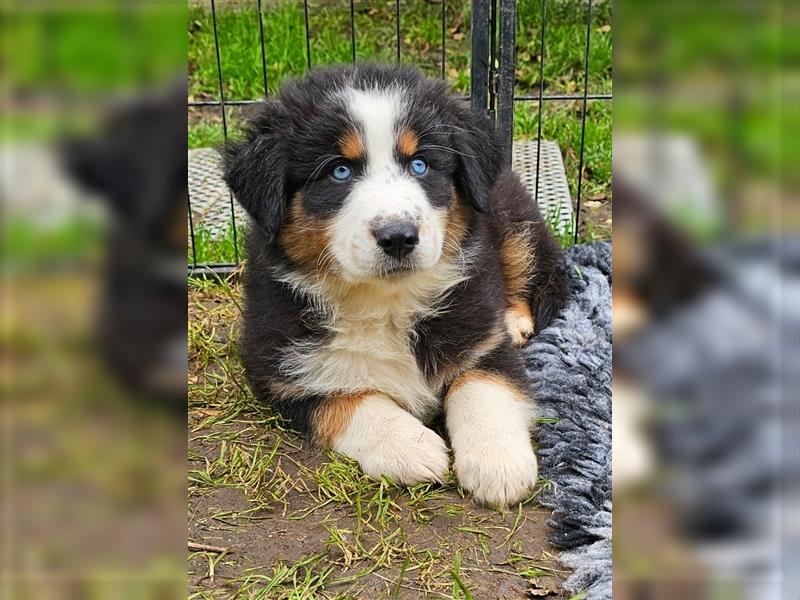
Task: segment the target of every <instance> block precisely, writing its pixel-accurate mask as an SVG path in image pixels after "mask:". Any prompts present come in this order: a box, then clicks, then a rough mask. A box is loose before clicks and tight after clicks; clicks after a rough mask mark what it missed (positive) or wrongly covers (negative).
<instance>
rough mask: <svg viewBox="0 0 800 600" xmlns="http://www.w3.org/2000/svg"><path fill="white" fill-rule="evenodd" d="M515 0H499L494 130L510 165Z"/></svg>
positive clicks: (512, 124) (504, 158)
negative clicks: (498, 66)
mask: <svg viewBox="0 0 800 600" xmlns="http://www.w3.org/2000/svg"><path fill="white" fill-rule="evenodd" d="M516 30H517V3H516V0H500V69H499V71H498V76H499V81H498V85H497V131H498V133H499V134H500V140H501V142H502V144H503V160H504V161H505V166H506V167H511V152H512V148H513V140H514V85H515V83H516V76H515V74H514V67H515V66H516V63H517V60H516V39H517V36H516Z"/></svg>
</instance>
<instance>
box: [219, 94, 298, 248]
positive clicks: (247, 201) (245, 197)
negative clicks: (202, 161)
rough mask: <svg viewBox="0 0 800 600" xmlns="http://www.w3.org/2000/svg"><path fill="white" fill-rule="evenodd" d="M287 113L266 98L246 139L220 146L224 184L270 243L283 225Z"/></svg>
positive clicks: (277, 104) (285, 184)
mask: <svg viewBox="0 0 800 600" xmlns="http://www.w3.org/2000/svg"><path fill="white" fill-rule="evenodd" d="M286 121H287V118H286V113H285V111H284V109H283V107H282V106H281V105H280V104H279V103H278V102H276V101H272V100H270V101H267V102H265V103H264V104H263V106H262V107H261V108H260V110H259V112H258V114H257V115H256V116H255V118H253V119H252V120H251V122H250V124H249V126H248V130H247V135H246V138H245V139H244V140H242V141H238V142H229V143H228V144H227V145H226V146H225V147H224V149H223V152H222V155H223V162H224V170H225V173H224V179H225V183H227V184H228V187H229V188H230V190H231V191H232V192H233V195H234V196H235V197H236V199H237V200H238V201H239V204H241V205H242V207H243V208H244V209H245V210H246V211H247V212H248V213H249V214H250V216H251V217H252V218H253V220H254V221H255V222H256V224H257V225H258V226H259V227H261V229H262V230H263V231H264V233H265V234H266V236H267V239H268V242H269V243H272V242H273V241H275V238H276V237H277V236H278V232H279V231H280V229H281V226H282V225H283V219H284V215H285V212H286V203H287V200H288V197H287V182H286V176H287V172H286V171H287V158H286V143H285V137H284V136H285V134H286V131H285V128H286Z"/></svg>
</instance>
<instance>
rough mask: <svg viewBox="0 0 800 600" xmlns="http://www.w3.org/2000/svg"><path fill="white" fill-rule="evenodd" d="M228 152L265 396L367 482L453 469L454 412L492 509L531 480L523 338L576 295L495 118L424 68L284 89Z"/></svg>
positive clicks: (460, 443) (324, 75)
mask: <svg viewBox="0 0 800 600" xmlns="http://www.w3.org/2000/svg"><path fill="white" fill-rule="evenodd" d="M259 110H260V112H259V113H258V115H257V116H256V117H255V118H254V119H252V121H251V122H250V124H249V129H248V131H247V134H246V137H245V139H244V141H242V142H239V143H236V144H233V145H230V146H229V147H228V148H227V149H226V154H225V180H226V181H227V183H228V185H229V186H230V188H231V190H232V191H233V193H234V194H235V196H236V198H237V199H238V201H239V202H240V203H241V204H242V206H244V208H245V209H246V210H247V211H248V212H249V214H250V215H251V217H252V221H253V226H252V227H251V229H250V232H249V235H248V238H247V249H248V263H247V268H246V275H245V280H244V285H245V293H246V303H245V314H244V329H243V336H242V340H241V342H242V358H243V360H244V363H245V367H246V370H247V374H248V378H249V381H250V384H251V385H252V387H253V389H254V391H255V393H256V394H257V396H258V397H259V398H261V399H263V400H265V401H267V402H269V403H271V404H272V405H273V406H274V407H276V408H277V409H278V411H280V413H281V414H282V415H283V416H284V417H286V418H288V419H289V421H290V422H291V423H292V425H293V426H294V427H295V428H298V429H301V430H306V431H308V432H309V433H310V434H311V436H312V437H313V438H314V439H315V440H317V441H318V442H319V443H321V444H323V445H328V446H330V447H332V448H333V449H335V450H337V451H339V452H341V453H343V454H346V455H347V456H350V457H352V458H354V459H355V460H357V461H358V463H359V464H360V465H361V468H362V469H363V470H364V472H365V473H366V474H368V475H370V476H373V477H380V476H381V475H387V476H389V477H390V478H392V479H393V480H394V481H397V482H400V483H405V484H414V483H419V482H423V481H438V480H441V479H442V478H443V477H444V476H445V474H446V472H447V470H448V468H449V464H450V456H449V452H448V447H447V444H446V443H445V442H444V440H443V439H442V438H441V437H439V435H437V434H436V433H435V432H434V431H433V430H432V429H430V428H429V427H428V426H427V425H426V424H429V423H430V422H431V419H432V418H433V417H434V416H436V415H437V414H440V413H441V412H442V411H443V412H444V417H445V423H446V428H447V434H448V436H449V440H450V446H451V448H452V451H453V456H454V462H455V472H456V475H457V476H458V478H459V481H460V483H461V485H462V486H463V487H464V488H465V489H466V490H469V491H471V492H473V493H474V496H475V498H476V499H477V500H478V501H480V502H483V503H490V504H497V505H507V504H510V503H514V502H517V501H518V500H520V499H522V498H524V497H525V495H526V494H527V493H528V491H529V490H530V489H531V488H532V487H533V486H534V484H535V483H536V478H537V466H536V457H535V456H534V453H533V448H532V446H531V440H530V426H531V417H532V414H533V405H532V402H531V400H530V398H529V396H530V394H529V392H528V390H527V388H526V378H525V373H524V370H523V366H522V361H521V356H520V354H519V352H518V350H517V349H516V348H515V346H521V345H522V344H524V342H525V340H526V339H527V338H528V337H529V336H530V335H532V334H533V333H534V331H538V330H540V329H541V328H542V327H544V326H545V325H546V324H547V323H548V321H549V320H550V319H551V318H552V317H553V315H554V314H555V313H556V312H557V311H558V310H559V309H560V307H561V306H562V304H563V303H564V301H565V298H566V294H567V291H566V284H565V279H564V276H563V271H562V265H561V258H562V257H561V252H560V249H559V247H558V245H557V244H556V242H555V240H554V239H553V238H552V237H551V236H550V234H549V233H548V231H547V228H546V227H545V225H544V223H543V220H542V218H541V216H540V215H539V213H538V211H537V209H536V207H535V205H534V203H533V201H532V199H531V198H530V196H529V195H528V194H527V192H526V191H525V189H524V188H523V186H522V185H521V183H520V182H519V180H518V179H517V177H516V176H515V175H514V174H513V173H511V172H506V173H501V151H500V148H499V145H498V142H497V140H496V139H495V136H494V134H493V132H492V129H491V127H490V125H489V123H488V122H486V120H485V119H484V118H483V117H482V116H478V115H477V114H475V113H473V112H471V111H470V110H469V109H468V108H467V107H466V106H465V105H464V104H463V103H462V101H460V100H459V99H457V98H455V97H453V96H451V95H449V94H448V93H447V90H446V88H445V85H444V84H442V83H441V82H438V81H433V80H430V79H427V78H425V77H423V76H422V75H421V74H420V73H419V72H418V71H416V70H412V69H408V68H401V67H390V66H378V65H364V66H357V67H352V68H332V69H324V70H319V71H316V72H312V73H311V74H310V75H308V76H307V77H306V78H305V79H303V80H300V81H294V82H292V83H289V84H287V85H286V86H284V88H283V90H282V91H281V92H280V94H279V95H278V98H277V100H272V101H267V102H265V103H264V104H263V105H262V106H261V107H260V109H259Z"/></svg>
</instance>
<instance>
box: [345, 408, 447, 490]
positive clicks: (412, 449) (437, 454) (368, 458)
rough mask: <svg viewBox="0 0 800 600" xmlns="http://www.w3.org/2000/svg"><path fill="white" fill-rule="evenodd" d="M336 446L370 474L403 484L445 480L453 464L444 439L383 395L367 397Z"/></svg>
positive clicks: (376, 477)
mask: <svg viewBox="0 0 800 600" xmlns="http://www.w3.org/2000/svg"><path fill="white" fill-rule="evenodd" d="M332 446H333V449H334V450H336V451H337V452H341V453H342V454H346V455H347V456H349V457H351V458H354V459H355V460H356V461H358V464H359V465H360V466H361V469H362V470H363V471H364V473H365V474H366V475H368V476H369V477H373V478H375V479H379V478H380V477H382V476H384V475H385V476H387V477H389V478H390V479H391V480H392V481H394V482H396V483H400V484H403V485H413V484H416V483H422V482H425V481H443V480H444V477H445V475H446V474H447V470H448V468H449V466H450V454H449V452H448V450H447V445H446V444H445V443H444V440H443V439H442V438H441V437H439V436H438V435H437V434H436V433H434V432H433V431H432V430H431V429H428V428H427V427H425V426H424V425H423V424H422V423H421V422H420V421H419V420H418V419H417V418H416V417H414V416H412V415H411V414H409V413H407V412H406V411H404V410H403V409H401V408H400V407H399V406H397V405H396V404H395V403H394V402H393V401H392V400H391V399H389V398H387V397H386V396H383V395H377V394H376V395H374V396H370V397H369V398H366V399H365V400H364V401H363V402H362V403H361V404H360V405H359V407H358V408H357V409H356V410H355V412H354V413H353V416H352V418H351V420H350V423H349V425H348V427H347V428H346V430H345V431H344V432H343V433H342V435H340V436H339V437H338V438H337V439H336V440H334V442H333V444H332Z"/></svg>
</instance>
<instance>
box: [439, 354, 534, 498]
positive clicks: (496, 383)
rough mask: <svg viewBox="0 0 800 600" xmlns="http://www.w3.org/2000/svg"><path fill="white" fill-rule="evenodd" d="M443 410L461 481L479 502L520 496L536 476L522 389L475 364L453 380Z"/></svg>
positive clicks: (526, 402) (528, 412) (528, 407)
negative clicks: (474, 366) (475, 367)
mask: <svg viewBox="0 0 800 600" xmlns="http://www.w3.org/2000/svg"><path fill="white" fill-rule="evenodd" d="M444 410H445V418H446V422H447V430H448V432H449V433H450V441H451V444H452V447H453V453H454V454H455V472H456V475H457V476H458V480H459V482H460V483H461V486H462V487H463V488H464V489H466V490H468V491H470V492H472V493H473V494H474V496H475V499H476V500H477V501H478V502H481V503H483V504H491V505H495V506H508V505H510V504H514V503H516V502H519V501H520V500H523V499H524V498H525V497H526V496H527V494H528V492H529V491H530V490H531V489H532V488H533V487H534V485H536V480H537V477H538V468H537V464H536V456H535V455H534V453H533V446H532V445H531V439H530V425H531V421H532V418H533V410H532V406H531V404H530V402H529V400H528V399H527V398H526V397H525V394H523V393H522V391H521V390H520V389H519V388H518V387H517V386H515V385H514V384H513V383H512V381H511V380H510V379H509V378H507V377H505V376H504V375H501V374H499V373H496V372H489V371H481V370H478V369H475V370H471V371H467V372H466V373H465V374H463V375H462V376H461V377H459V378H458V379H456V380H455V381H454V382H453V383H452V385H451V386H450V389H449V390H448V392H447V395H446V396H445V402H444Z"/></svg>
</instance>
